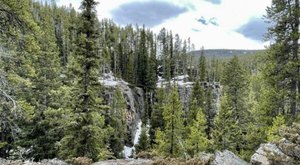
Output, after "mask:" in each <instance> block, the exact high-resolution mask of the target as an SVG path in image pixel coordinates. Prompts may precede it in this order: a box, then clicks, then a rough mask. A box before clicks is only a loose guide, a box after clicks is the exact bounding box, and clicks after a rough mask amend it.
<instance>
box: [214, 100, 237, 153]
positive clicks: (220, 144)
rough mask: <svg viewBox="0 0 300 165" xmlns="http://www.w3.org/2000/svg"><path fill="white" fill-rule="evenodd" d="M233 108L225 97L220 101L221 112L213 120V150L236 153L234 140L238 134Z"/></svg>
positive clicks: (235, 141) (235, 140)
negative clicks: (226, 150)
mask: <svg viewBox="0 0 300 165" xmlns="http://www.w3.org/2000/svg"><path fill="white" fill-rule="evenodd" d="M233 111H234V110H233V108H232V107H231V106H230V104H229V100H228V98H227V96H223V97H222V99H221V110H220V112H219V114H218V115H217V117H216V119H215V129H214V131H213V142H214V147H215V149H220V150H225V149H228V150H231V151H236V148H235V143H237V142H238V140H239V139H235V138H236V137H235V136H236V134H239V133H240V132H239V130H238V128H239V126H238V123H237V122H236V121H235V119H234V113H233Z"/></svg>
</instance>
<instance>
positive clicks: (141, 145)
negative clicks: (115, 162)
mask: <svg viewBox="0 0 300 165" xmlns="http://www.w3.org/2000/svg"><path fill="white" fill-rule="evenodd" d="M149 148H150V139H149V137H148V133H147V128H145V127H143V128H142V132H141V135H140V138H139V141H138V144H137V145H135V152H136V153H137V154H138V153H140V152H141V151H147V150H148V149H149Z"/></svg>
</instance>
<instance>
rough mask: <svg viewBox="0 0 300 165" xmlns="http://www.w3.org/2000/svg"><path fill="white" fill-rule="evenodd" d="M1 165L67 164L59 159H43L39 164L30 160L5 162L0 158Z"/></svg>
mask: <svg viewBox="0 0 300 165" xmlns="http://www.w3.org/2000/svg"><path fill="white" fill-rule="evenodd" d="M0 164H1V165H69V164H68V163H66V162H64V161H62V160H59V159H56V158H55V159H44V160H42V161H41V162H33V161H31V160H26V161H21V160H6V159H2V158H0Z"/></svg>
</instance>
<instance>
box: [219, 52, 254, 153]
mask: <svg viewBox="0 0 300 165" xmlns="http://www.w3.org/2000/svg"><path fill="white" fill-rule="evenodd" d="M222 83H223V85H224V88H223V91H224V95H225V96H226V97H224V98H223V99H222V106H221V111H220V112H219V114H218V117H217V119H216V122H215V127H216V128H215V131H214V133H215V135H214V138H215V144H216V146H217V148H220V149H226V148H227V149H230V150H231V151H233V152H235V153H237V154H241V153H242V151H243V150H244V148H245V144H246V142H245V138H244V136H245V134H246V133H247V128H248V125H249V119H250V113H249V111H248V110H247V109H246V105H245V96H246V93H245V92H246V89H247V88H246V87H247V79H246V74H245V71H244V69H243V68H242V66H241V65H240V62H239V60H238V58H237V57H233V58H232V59H231V60H230V61H229V62H228V63H227V64H226V66H225V68H224V73H223V78H222ZM226 120H227V121H226ZM224 122H226V123H224ZM220 133H223V135H222V134H220ZM220 136H222V137H220Z"/></svg>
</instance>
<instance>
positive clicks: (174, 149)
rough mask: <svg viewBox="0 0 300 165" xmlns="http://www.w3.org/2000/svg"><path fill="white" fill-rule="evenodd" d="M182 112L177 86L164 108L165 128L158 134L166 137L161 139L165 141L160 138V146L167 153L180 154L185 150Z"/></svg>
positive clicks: (160, 136) (170, 154) (171, 154)
mask: <svg viewBox="0 0 300 165" xmlns="http://www.w3.org/2000/svg"><path fill="white" fill-rule="evenodd" d="M182 114H183V108H182V104H181V102H180V100H179V96H178V91H177V88H173V89H172V91H171V93H170V95H169V97H168V100H167V103H166V104H165V105H164V108H163V119H164V130H163V132H162V133H161V134H158V135H159V138H162V137H163V138H164V139H161V140H162V141H163V142H160V139H159V140H158V141H159V143H158V145H159V147H158V148H160V149H163V151H162V152H164V154H165V155H168V156H172V157H174V156H180V155H182V154H183V151H184V150H185V149H184V148H183V137H182V135H183V133H184V126H183V119H182ZM160 149H159V150H160Z"/></svg>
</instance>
